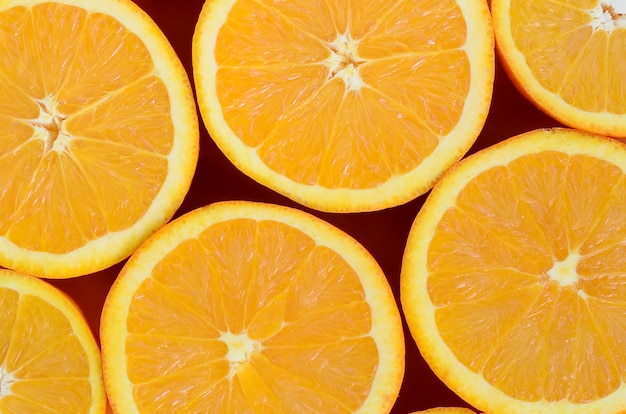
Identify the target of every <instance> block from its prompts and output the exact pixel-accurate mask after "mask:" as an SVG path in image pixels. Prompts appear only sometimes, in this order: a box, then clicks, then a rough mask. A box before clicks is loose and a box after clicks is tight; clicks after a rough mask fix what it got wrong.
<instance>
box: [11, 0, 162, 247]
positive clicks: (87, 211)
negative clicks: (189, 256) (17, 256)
mask: <svg viewBox="0 0 626 414" xmlns="http://www.w3.org/2000/svg"><path fill="white" fill-rule="evenodd" d="M0 66H1V67H3V68H5V70H3V72H2V74H1V75H0V124H1V125H2V126H3V128H2V130H1V131H0V147H1V148H3V152H2V154H0V171H2V179H1V180H0V194H2V197H1V198H0V216H1V217H3V220H2V222H1V223H0V235H2V236H4V237H6V238H7V239H8V240H10V241H11V242H12V243H14V244H16V245H17V246H19V247H22V248H25V249H31V250H37V251H45V252H50V253H66V252H69V251H72V250H75V249H77V248H79V247H81V246H83V245H85V244H86V243H87V242H89V241H91V240H94V239H97V238H99V237H102V236H103V235H106V234H107V233H109V232H114V231H119V230H124V229H126V228H128V227H129V226H131V225H132V224H133V223H135V222H136V221H137V220H138V219H139V218H140V217H141V216H142V215H143V214H144V213H145V212H146V210H147V208H148V207H149V206H150V204H151V202H152V200H153V198H154V197H155V195H156V193H157V192H158V191H159V189H160V187H161V185H162V183H163V181H164V179H165V176H166V174H167V168H168V162H167V159H166V156H167V155H168V154H169V152H170V149H171V146H172V142H173V125H172V123H171V119H170V115H169V113H170V107H169V106H170V104H169V97H168V93H167V90H166V89H165V86H164V83H163V82H162V80H161V79H160V78H158V77H156V76H155V75H154V74H153V64H152V60H151V57H150V55H149V53H148V51H147V49H146V48H145V46H144V45H143V43H142V42H141V40H139V38H138V37H136V36H135V35H134V34H132V33H130V32H128V30H127V29H125V28H124V27H123V26H121V25H120V23H119V22H117V21H116V20H114V19H113V18H111V17H109V16H106V15H103V14H99V13H91V14H88V13H86V11H85V10H83V9H80V8H77V7H72V6H67V5H60V4H53V3H46V4H41V5H36V6H33V7H15V8H12V9H9V10H7V11H4V12H2V13H0ZM33 229H37V231H33Z"/></svg>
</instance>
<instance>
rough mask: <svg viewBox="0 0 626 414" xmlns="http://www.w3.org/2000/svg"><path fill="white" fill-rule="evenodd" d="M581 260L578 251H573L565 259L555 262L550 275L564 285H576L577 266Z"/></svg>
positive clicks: (549, 272)
mask: <svg viewBox="0 0 626 414" xmlns="http://www.w3.org/2000/svg"><path fill="white" fill-rule="evenodd" d="M579 261H580V255H579V254H578V253H576V252H571V253H570V254H569V256H567V257H566V258H565V260H562V261H558V262H555V263H554V265H553V266H552V268H551V269H550V270H549V271H548V277H549V278H550V279H551V280H554V281H555V282H557V283H558V284H559V285H561V286H563V287H566V286H575V285H576V283H577V282H578V273H577V272H576V266H577V265H578V262H579Z"/></svg>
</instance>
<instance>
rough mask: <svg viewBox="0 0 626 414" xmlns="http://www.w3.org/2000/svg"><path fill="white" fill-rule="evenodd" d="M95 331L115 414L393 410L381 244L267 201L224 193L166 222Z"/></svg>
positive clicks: (121, 282) (396, 348)
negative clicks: (373, 249) (376, 247)
mask: <svg viewBox="0 0 626 414" xmlns="http://www.w3.org/2000/svg"><path fill="white" fill-rule="evenodd" d="M100 337H101V341H102V352H103V363H104V377H105V385H106V387H107V391H108V395H109V398H110V401H111V405H112V406H113V409H114V411H116V412H120V413H122V412H123V413H147V412H158V413H166V412H176V413H179V414H184V413H195V412H198V410H200V411H202V412H216V413H247V412H276V413H306V412H324V413H330V412H333V413H352V412H359V413H386V412H389V411H390V410H391V407H392V405H393V404H394V402H395V399H396V397H397V395H398V392H399V388H400V383H401V381H402V377H403V373H404V339H403V332H402V325H401V320H400V315H399V311H398V308H397V306H396V303H395V300H394V297H393V295H392V291H391V289H390V287H389V284H388V282H387V280H386V278H385V276H384V274H383V273H382V271H381V269H380V267H379V266H378V265H377V263H376V262H375V261H374V259H373V258H372V256H371V255H369V253H368V252H367V251H366V250H365V249H364V248H363V247H362V246H361V245H360V244H358V243H357V242H356V241H355V240H354V239H352V238H351V237H349V236H348V235H346V234H345V233H343V232H341V231H340V230H338V229H337V228H335V227H333V226H331V225H330V224H327V223H326V222H324V221H321V220H320V219H318V218H316V217H314V216H311V215H309V214H308V213H304V212H301V211H299V210H295V209H291V208H287V207H281V206H277V205H271V204H270V205H268V204H261V203H252V202H222V203H216V204H212V205H210V206H208V207H204V208H200V209H198V210H194V211H192V212H190V213H187V214H185V215H183V216H182V217H180V218H178V219H176V220H174V221H173V222H171V223H170V224H168V225H166V226H165V227H163V228H162V229H161V230H159V231H158V232H157V233H156V234H155V235H153V236H152V237H151V238H150V239H148V241H147V242H146V243H145V244H143V245H142V246H141V247H140V248H139V249H138V251H137V252H136V253H134V254H133V255H132V256H131V258H130V259H129V261H128V262H127V263H126V265H125V266H124V268H123V269H122V271H121V273H120V275H119V277H118V279H117V280H116V281H115V283H114V285H113V287H112V288H111V290H110V292H109V294H108V296H107V298H106V301H105V304H104V307H103V313H102V323H101V328H100Z"/></svg>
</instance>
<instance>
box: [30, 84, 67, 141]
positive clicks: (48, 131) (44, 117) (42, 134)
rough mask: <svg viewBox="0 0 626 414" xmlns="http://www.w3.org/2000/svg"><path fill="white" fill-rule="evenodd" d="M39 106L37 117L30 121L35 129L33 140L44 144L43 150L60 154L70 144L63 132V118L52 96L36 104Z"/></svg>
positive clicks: (65, 133)
mask: <svg viewBox="0 0 626 414" xmlns="http://www.w3.org/2000/svg"><path fill="white" fill-rule="evenodd" d="M37 103H38V104H39V109H40V111H39V117H38V118H37V119H35V120H34V121H32V125H33V128H35V138H38V139H41V140H42V141H43V142H44V150H45V152H48V151H50V150H53V151H57V152H62V151H63V150H64V149H65V148H67V146H68V145H69V143H70V140H71V137H70V135H69V134H68V133H67V132H66V131H65V129H64V127H63V122H64V121H65V117H64V116H63V115H61V114H60V113H59V111H58V110H57V107H56V106H57V105H56V102H55V100H54V98H53V97H52V96H47V97H45V98H44V99H42V100H40V101H38V102H37Z"/></svg>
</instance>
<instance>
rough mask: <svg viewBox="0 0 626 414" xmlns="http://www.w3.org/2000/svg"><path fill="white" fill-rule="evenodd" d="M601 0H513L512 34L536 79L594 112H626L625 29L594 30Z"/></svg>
mask: <svg viewBox="0 0 626 414" xmlns="http://www.w3.org/2000/svg"><path fill="white" fill-rule="evenodd" d="M597 5H598V1H597V0H578V1H569V2H561V1H554V0H540V1H525V0H512V1H511V16H510V18H511V32H512V35H513V40H514V42H515V45H516V46H517V48H518V49H519V50H520V51H521V52H522V54H523V55H524V56H525V57H526V63H527V64H528V66H529V67H530V69H531V71H532V73H533V75H534V77H535V78H536V79H537V80H538V81H539V83H541V84H542V85H543V86H544V87H545V88H546V89H548V90H550V91H551V92H554V93H556V94H559V95H560V96H561V98H563V100H565V101H566V102H567V103H569V104H571V105H573V106H575V107H578V108H581V109H583V110H585V111H590V112H602V111H606V112H609V113H614V114H623V113H626V91H625V89H624V88H626V81H625V79H624V73H626V62H625V61H624V59H623V55H624V50H626V28H625V27H616V28H614V29H611V30H605V29H602V28H600V29H594V27H593V24H592V23H593V21H592V16H591V14H590V10H592V9H594V8H595V7H596V6H597Z"/></svg>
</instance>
